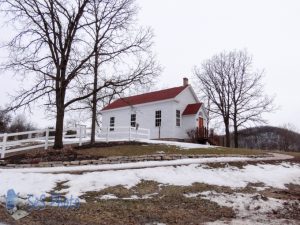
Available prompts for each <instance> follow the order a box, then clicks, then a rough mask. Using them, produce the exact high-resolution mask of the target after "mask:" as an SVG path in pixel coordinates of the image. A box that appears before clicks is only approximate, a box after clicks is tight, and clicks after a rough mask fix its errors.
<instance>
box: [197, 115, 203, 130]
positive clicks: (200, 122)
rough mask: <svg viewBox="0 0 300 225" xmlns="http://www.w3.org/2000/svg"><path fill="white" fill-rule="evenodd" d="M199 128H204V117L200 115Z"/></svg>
mask: <svg viewBox="0 0 300 225" xmlns="http://www.w3.org/2000/svg"><path fill="white" fill-rule="evenodd" d="M198 121H199V129H201V128H203V118H202V117H199V120H198Z"/></svg>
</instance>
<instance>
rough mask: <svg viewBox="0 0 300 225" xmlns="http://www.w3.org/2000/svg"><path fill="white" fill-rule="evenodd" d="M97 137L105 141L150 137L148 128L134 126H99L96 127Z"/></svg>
mask: <svg viewBox="0 0 300 225" xmlns="http://www.w3.org/2000/svg"><path fill="white" fill-rule="evenodd" d="M97 131H98V132H97V137H98V138H99V139H100V140H104V141H106V142H109V141H113V140H129V141H134V140H138V139H150V130H149V129H145V128H138V129H137V128H135V127H101V128H99V129H97Z"/></svg>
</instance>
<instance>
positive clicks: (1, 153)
mask: <svg viewBox="0 0 300 225" xmlns="http://www.w3.org/2000/svg"><path fill="white" fill-rule="evenodd" d="M90 130H91V129H90V128H86V126H77V127H75V128H67V129H65V131H64V133H63V141H64V143H65V144H79V146H81V145H82V144H83V143H85V142H89V141H90ZM72 131H73V132H72ZM96 131H97V132H96V141H100V142H101V141H105V142H109V141H116V140H129V141H133V140H137V139H150V130H149V129H144V128H138V129H136V128H135V127H102V128H97V130H96ZM54 132H55V130H54V129H44V130H35V131H26V132H19V133H5V134H0V158H4V157H5V154H8V153H13V152H19V151H26V150H30V149H36V148H44V149H45V150H47V149H48V147H49V146H53V144H54Z"/></svg>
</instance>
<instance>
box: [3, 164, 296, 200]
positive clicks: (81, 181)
mask: <svg viewBox="0 0 300 225" xmlns="http://www.w3.org/2000/svg"><path fill="white" fill-rule="evenodd" d="M141 180H149V181H156V182H158V183H161V184H165V185H183V186H188V185H192V184H193V183H195V182H199V183H206V184H211V185H219V186H228V187H231V188H242V187H245V186H247V184H248V183H249V182H251V183H263V184H264V185H266V186H270V187H276V188H285V184H289V183H293V184H300V165H293V164H290V163H281V164H280V165H271V164H261V165H260V164H259V165H247V166H245V167H244V168H243V169H238V168H236V167H231V166H228V167H225V168H208V167H207V166H205V165H198V164H192V165H187V166H177V167H173V166H167V167H155V168H145V169H128V170H116V171H102V172H87V173H83V174H67V173H59V174H52V173H33V172H29V171H26V172H22V170H1V171H0V182H1V185H0V196H4V195H5V194H6V191H7V190H8V189H11V188H13V189H15V191H16V192H17V193H20V195H21V196H23V197H26V196H27V194H33V195H37V196H39V195H41V194H45V193H46V192H49V191H50V190H52V189H53V188H54V187H55V186H56V183H57V182H62V181H66V182H67V183H65V185H67V186H68V187H67V188H66V189H63V190H62V192H67V193H68V195H72V196H80V195H82V194H84V193H85V192H88V191H99V190H102V189H104V188H106V187H111V186H116V185H123V186H125V187H127V188H130V187H133V186H135V185H137V184H138V183H139V182H140V181H141Z"/></svg>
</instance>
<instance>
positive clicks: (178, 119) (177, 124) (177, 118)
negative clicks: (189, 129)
mask: <svg viewBox="0 0 300 225" xmlns="http://www.w3.org/2000/svg"><path fill="white" fill-rule="evenodd" d="M176 126H177V127H180V110H176Z"/></svg>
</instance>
